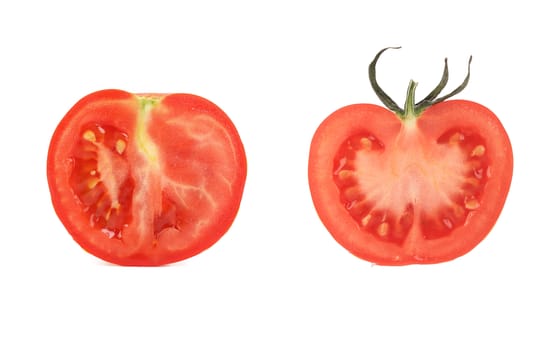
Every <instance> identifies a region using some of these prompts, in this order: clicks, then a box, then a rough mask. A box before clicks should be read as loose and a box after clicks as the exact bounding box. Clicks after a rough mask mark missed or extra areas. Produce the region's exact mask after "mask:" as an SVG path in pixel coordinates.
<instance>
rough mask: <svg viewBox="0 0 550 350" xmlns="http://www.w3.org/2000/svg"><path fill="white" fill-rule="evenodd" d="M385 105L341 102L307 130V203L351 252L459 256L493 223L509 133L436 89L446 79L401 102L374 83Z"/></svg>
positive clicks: (408, 257)
mask: <svg viewBox="0 0 550 350" xmlns="http://www.w3.org/2000/svg"><path fill="white" fill-rule="evenodd" d="M385 50H386V49H384V50H382V51H380V52H379V53H378V54H377V55H376V57H375V59H374V60H373V62H372V63H371V65H370V67H369V73H370V80H371V83H372V86H373V88H374V90H375V91H376V93H377V95H378V96H379V97H380V99H381V100H382V102H383V103H384V104H385V105H386V107H388V109H386V108H383V107H381V106H377V105H372V104H356V105H350V106H346V107H344V108H341V109H339V110H337V111H336V112H334V113H333V114H331V115H330V116H329V117H328V118H327V119H325V120H324V121H323V122H322V123H321V125H320V126H319V128H318V129H317V131H316V132H315V134H314V137H313V140H312V142H311V148H310V156H309V169H308V175H309V185H310V190H311V195H312V199H313V203H314V205H315V208H316V210H317V213H318V214H319V217H320V218H321V221H322V222H323V223H324V225H325V226H326V228H327V229H328V231H329V232H330V233H331V234H332V235H333V237H334V238H335V239H336V241H338V242H339V243H340V244H341V245H342V246H343V247H344V248H346V249H347V250H349V251H350V252H351V253H353V254H354V255H356V256H358V257H360V258H362V259H365V260H368V261H371V262H373V263H375V264H379V265H407V264H428V263H438V262H443V261H448V260H452V259H455V258H457V257H459V256H462V255H464V254H465V253H467V252H469V251H470V250H471V249H473V248H474V247H475V246H476V245H477V244H478V243H479V242H481V241H482V240H483V239H484V238H485V237H486V235H487V234H488V233H489V231H490V230H491V229H492V227H493V225H494V224H495V222H496V220H497V218H498V217H499V215H500V213H501V210H502V208H503V206H504V202H505V200H506V197H507V194H508V190H509V187H510V183H511V179H512V168H513V157H512V147H511V144H510V140H509V138H508V135H507V133H506V131H505V130H504V127H503V126H502V124H501V122H500V121H499V120H498V118H497V117H496V116H495V114H493V113H492V112H491V111H490V110H489V109H487V108H486V107H484V106H482V105H480V104H477V103H474V102H470V101H463V100H451V101H445V100H446V99H447V98H449V97H451V96H453V95H455V94H456V93H458V92H460V91H461V90H462V89H464V87H465V86H466V84H467V83H468V80H469V75H470V72H469V69H468V75H467V77H466V79H465V80H464V83H462V85H461V86H459V87H458V88H457V89H456V90H454V91H453V92H452V93H450V94H448V95H446V96H443V97H440V98H437V96H438V95H439V93H440V92H441V90H442V89H443V87H444V86H445V85H446V83H447V79H448V68H447V62H446V61H445V70H444V74H443V78H442V79H441V82H440V84H439V85H438V86H437V87H436V88H435V89H434V91H432V92H431V93H430V94H429V95H428V96H427V97H426V99H424V100H422V101H421V102H419V103H416V104H415V103H414V91H415V88H416V83H415V82H413V81H411V84H410V85H409V90H408V93H407V99H406V102H405V108H404V109H400V108H399V107H397V105H396V104H395V102H393V101H392V100H391V99H390V98H389V97H388V96H387V95H386V94H385V93H384V92H383V91H382V89H380V87H379V86H378V84H377V82H376V71H375V65H376V62H377V60H378V58H379V57H380V55H381V54H382V53H383V52H384V51H385Z"/></svg>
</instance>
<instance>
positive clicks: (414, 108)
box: [369, 46, 472, 120]
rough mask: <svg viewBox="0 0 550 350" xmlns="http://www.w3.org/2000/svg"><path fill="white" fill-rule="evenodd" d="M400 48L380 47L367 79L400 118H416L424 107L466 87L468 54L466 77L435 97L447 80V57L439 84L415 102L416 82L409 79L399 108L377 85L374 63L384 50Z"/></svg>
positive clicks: (469, 62) (387, 105)
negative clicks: (402, 104)
mask: <svg viewBox="0 0 550 350" xmlns="http://www.w3.org/2000/svg"><path fill="white" fill-rule="evenodd" d="M400 48H401V47H400V46H399V47H387V48H385V49H382V50H381V51H380V52H378V53H377V54H376V56H374V59H373V61H372V62H371V64H370V65H369V80H370V83H371V86H372V88H373V90H374V92H375V93H376V95H377V96H378V98H379V99H380V101H382V103H383V104H384V105H385V106H386V107H387V108H388V109H389V110H391V111H393V112H394V113H395V114H396V115H397V116H398V117H399V118H401V119H402V120H407V119H414V118H418V117H419V116H420V114H422V112H423V111H424V110H425V109H426V108H428V107H430V106H433V105H434V104H436V103H439V102H443V101H445V100H447V99H448V98H450V97H453V96H454V95H456V94H458V93H459V92H461V91H462V90H464V88H466V86H467V85H468V82H469V80H470V65H471V63H472V56H470V60H469V61H468V74H467V75H466V78H465V79H464V81H463V82H462V84H460V85H459V86H458V87H457V88H456V89H454V90H453V91H451V92H450V93H448V94H447V95H444V96H442V97H439V98H437V96H438V95H439V94H440V93H441V91H443V89H444V88H445V86H446V85H447V82H448V80H449V67H448V65H447V59H446V58H445V68H444V69H443V75H442V77H441V80H440V82H439V84H438V85H437V86H436V87H435V88H434V89H433V90H432V91H431V92H430V93H429V94H428V95H427V96H426V97H425V98H424V99H423V100H422V101H420V102H418V103H415V101H414V100H415V91H416V87H417V85H418V83H416V82H414V81H412V80H411V81H410V82H409V87H408V88H407V96H406V98H405V108H400V107H399V106H398V105H397V103H395V102H394V101H393V100H392V99H391V98H390V97H389V96H388V94H386V93H385V92H384V90H382V88H381V87H380V85H378V82H377V81H376V63H377V62H378V59H379V58H380V56H381V55H382V53H384V51H386V50H388V49H400Z"/></svg>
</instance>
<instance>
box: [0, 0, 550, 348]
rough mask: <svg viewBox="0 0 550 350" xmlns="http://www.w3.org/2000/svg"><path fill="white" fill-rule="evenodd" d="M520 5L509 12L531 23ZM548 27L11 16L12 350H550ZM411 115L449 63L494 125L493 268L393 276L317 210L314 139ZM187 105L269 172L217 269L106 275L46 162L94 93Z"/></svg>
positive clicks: (299, 17)
mask: <svg viewBox="0 0 550 350" xmlns="http://www.w3.org/2000/svg"><path fill="white" fill-rule="evenodd" d="M512 3H513V4H514V5H510V4H512ZM547 23H548V21H547V9H546V6H544V7H543V2H538V1H529V0H524V1H521V2H511V1H510V2H506V1H504V2H493V1H487V2H484V1H481V0H475V1H452V2H445V1H434V2H433V3H431V2H429V1H389V0H388V1H371V2H368V1H344V0H338V1H333V2H328V1H326V2H323V1H310V2H306V1H297V0H294V1H282V0H279V1H273V2H265V1H263V2H262V1H249V2H246V1H219V2H215V1H206V0H200V1H179V2H176V1H174V2H168V1H123V2H117V1H114V0H109V1H98V0H95V1H90V2H82V1H72V2H64V1H63V2H60V1H24V0H23V1H17V2H15V1H10V2H9V4H3V5H2V9H1V11H0V50H1V53H0V96H1V98H2V102H1V105H2V108H1V111H2V112H1V120H2V129H1V136H0V142H1V147H0V152H1V158H0V159H1V164H2V168H1V172H0V180H1V184H2V192H1V194H0V200H1V204H2V207H1V214H0V215H1V223H2V226H1V240H0V283H1V285H0V323H1V324H0V348H1V349H31V348H34V349H45V348H54V347H55V348H61V349H63V348H66V346H70V348H71V349H131V348H132V349H146V348H154V349H226V348H235V349H237V348H238V349H317V348H320V347H321V346H322V347H323V348H327V349H397V348H405V347H406V348H411V349H470V348H478V349H485V348H493V349H499V348H503V347H504V346H506V348H512V349H520V348H521V349H548V348H549V347H550V339H549V337H550V336H549V335H548V334H549V333H548V330H549V328H550V320H549V315H550V301H549V300H550V299H549V295H550V288H549V287H548V281H547V280H548V276H549V267H550V262H549V259H548V246H549V243H550V239H549V236H550V229H549V225H548V215H549V214H548V212H549V209H550V206H549V204H548V198H549V196H550V191H549V187H548V179H549V175H550V174H549V171H548V170H547V169H548V167H547V166H546V164H547V163H548V161H549V156H548V135H549V131H548V130H549V126H550V122H549V120H550V115H549V113H550V112H549V106H548V105H549V102H548V95H549V90H548V82H549V79H550V74H549V69H548V65H549V62H550V55H549V54H548V48H547V45H548V33H549V27H550V26H549V25H548V24H547ZM394 45H401V46H403V48H402V49H401V50H398V51H390V52H387V53H386V54H385V55H383V56H382V58H381V60H380V63H379V80H380V84H381V85H382V86H383V87H384V88H385V89H386V90H387V92H388V93H389V94H390V95H391V96H392V97H393V98H394V99H395V100H396V101H398V102H399V104H402V103H403V99H404V95H405V89H406V87H407V84H408V82H409V79H411V78H414V79H415V80H417V81H419V82H420V85H419V87H418V97H423V96H422V95H425V94H426V93H427V92H428V91H429V90H431V89H432V88H433V87H434V86H435V85H436V84H437V82H438V81H439V78H440V75H441V72H442V70H443V59H444V58H445V57H448V58H449V68H450V74H451V78H450V82H449V87H450V88H454V87H455V86H457V85H458V84H460V82H461V81H462V79H463V78H464V76H465V74H466V67H467V60H468V57H469V55H470V54H471V55H473V57H474V59H473V62H472V77H471V80H470V85H469V87H467V88H466V90H465V91H464V92H463V93H462V94H460V95H459V96H458V97H459V98H463V99H469V100H473V101H476V102H479V103H482V104H484V105H486V106H487V107H489V108H490V109H492V110H493V111H494V112H495V113H496V114H497V115H498V116H499V117H500V119H501V120H502V122H503V124H504V126H505V127H506V129H507V130H508V132H509V135H510V139H511V141H512V145H513V148H514V156H515V169H514V178H513V182H512V188H511V190H510V194H509V197H508V201H507V203H506V206H505V208H504V210H503V212H502V215H501V217H500V219H499V221H498V223H497V225H496V226H495V227H494V229H493V231H492V232H491V234H490V235H489V236H488V237H487V239H486V240H484V241H483V242H482V243H481V244H480V245H479V246H478V247H477V248H476V249H474V250H473V251H472V252H471V253H469V254H467V255H466V256H464V257H462V258H459V259H457V260H454V261H452V262H448V263H444V264H439V265H432V266H409V267H397V268H391V267H379V266H373V265H371V264H370V263H367V262H365V261H362V260H359V259H357V258H355V257H353V256H352V255H351V254H349V253H348V252H347V251H345V250H344V249H343V248H341V247H340V246H339V245H338V244H337V243H336V242H335V241H334V240H333V239H332V238H331V236H330V235H329V234H328V232H327V231H326V230H325V229H324V227H323V226H322V224H321V222H320V221H319V219H318V217H317V215H316V213H315V211H314V208H313V205H312V202H311V198H310V195H309V189H308V184H307V158H308V151H309V149H308V147H309V142H310V140H311V137H312V135H313V133H314V131H315V129H316V127H317V126H318V124H319V123H320V122H321V121H322V120H323V119H324V118H325V117H326V116H328V115H329V114H330V113H331V112H333V111H334V110H336V109H337V108H340V107H342V106H344V105H347V104H352V103H360V102H367V103H379V102H378V99H377V98H376V96H375V94H374V93H373V92H372V90H371V88H370V85H369V82H368V72H367V68H368V64H369V63H370V61H371V60H372V58H373V57H374V55H375V54H376V53H377V52H378V51H379V50H380V49H381V48H383V47H386V46H394ZM104 88H119V89H124V90H127V91H131V92H188V93H194V94H198V95H201V96H203V97H206V98H208V99H210V100H212V101H213V102H215V103H216V104H218V105H219V106H220V107H221V108H222V109H224V110H225V112H226V113H227V114H228V115H229V116H230V117H231V118H232V120H233V121H234V123H235V124H236V126H237V127H238V129H239V132H240V134H241V137H242V140H243V143H244V145H245V147H246V151H247V157H248V164H249V168H248V179H247V184H246V188H245V192H244V197H243V201H242V206H241V210H240V212H239V215H238V216H237V219H236V221H235V223H234V225H233V226H232V228H231V229H230V231H229V232H228V233H227V234H226V235H225V236H224V237H223V238H222V239H221V240H220V241H219V242H218V243H217V244H216V245H215V246H214V247H212V248H211V249H209V250H207V251H206V252H204V253H202V254H201V255H199V256H196V257H194V258H192V259H189V260H187V261H185V262H182V263H178V264H175V265H171V266H166V267H161V268H123V267H118V266H111V265H108V264H106V263H103V262H101V261H99V260H97V259H96V258H94V257H93V256H90V255H88V254H87V253H85V252H84V251H82V250H81V249H80V247H78V246H77V245H76V243H74V241H72V239H71V238H70V236H69V235H68V234H67V233H66V231H65V230H64V228H63V226H62V225H61V224H60V222H59V220H58V219H57V217H56V215H55V213H54V211H53V209H52V206H51V204H50V199H49V193H48V189H47V181H46V153H47V148H48V144H49V140H50V137H51V134H52V133H53V131H54V129H55V127H56V125H57V123H58V122H59V120H60V119H61V118H62V117H63V115H64V114H65V113H66V112H67V110H68V109H69V108H70V107H71V106H72V105H73V104H74V103H75V102H76V101H77V100H78V99H80V98H81V97H83V96H84V95H86V94H88V93H90V92H93V91H95V90H99V89H104Z"/></svg>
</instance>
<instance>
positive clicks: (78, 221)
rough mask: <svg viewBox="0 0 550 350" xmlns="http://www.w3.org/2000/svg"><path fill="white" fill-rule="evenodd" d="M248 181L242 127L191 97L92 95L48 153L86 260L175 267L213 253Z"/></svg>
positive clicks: (68, 223)
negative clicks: (89, 256)
mask: <svg viewBox="0 0 550 350" xmlns="http://www.w3.org/2000/svg"><path fill="white" fill-rule="evenodd" d="M245 178H246V157H245V152H244V148H243V145H242V143H241V140H240V138H239V135H238V133H237V130H236V128H235V126H234V125H233V124H232V122H231V121H230V119H229V118H228V117H227V115H226V114H225V113H224V112H223V111H222V110H221V109H220V108H218V107H217V106H216V105H214V104H213V103H212V102H210V101H208V100H205V99H204V98H201V97H198V96H194V95H188V94H172V95H161V94H142V95H134V94H130V93H128V92H125V91H120V90H104V91H98V92H95V93H92V94H90V95H88V96H86V97H84V98H83V99H81V100H80V101H79V102H78V103H77V104H76V105H75V106H74V107H73V108H72V109H71V110H70V111H69V112H68V113H67V114H66V115H65V117H64V118H63V120H61V122H60V123H59V125H58V126H57V129H56V130H55V132H54V134H53V137H52V140H51V144H50V148H49V153H48V184H49V188H50V193H51V197H52V202H53V206H54V209H55V211H56V213H57V215H58V216H59V218H60V219H61V222H62V223H63V224H64V225H65V227H66V228H67V230H68V231H69V233H70V234H71V235H72V237H73V238H74V239H75V241H76V242H77V243H78V244H80V245H81V246H82V248H84V249H85V250H86V251H88V252H90V253H91V254H93V255H95V256H97V257H99V258H101V259H104V260H106V261H109V262H111V263H115V264H120V265H162V264H167V263H172V262H176V261H180V260H183V259H186V258H188V257H191V256H193V255H196V254H198V253H200V252H202V251H203V250H205V249H206V248H208V247H210V246H211V245H213V244H214V243H215V242H216V241H218V239H220V238H221V237H222V236H223V234H224V233H225V232H226V231H227V230H228V229H229V227H230V226H231V224H232V222H233V220H234V218H235V216H236V214H237V211H238V209H239V205H240V201H241V197H242V193H243V189H244V184H245Z"/></svg>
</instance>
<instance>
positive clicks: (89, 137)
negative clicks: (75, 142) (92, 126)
mask: <svg viewBox="0 0 550 350" xmlns="http://www.w3.org/2000/svg"><path fill="white" fill-rule="evenodd" d="M82 138H83V139H84V140H86V141H90V142H96V140H97V139H96V137H95V133H94V132H93V131H92V130H86V131H84V133H83V134H82Z"/></svg>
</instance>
